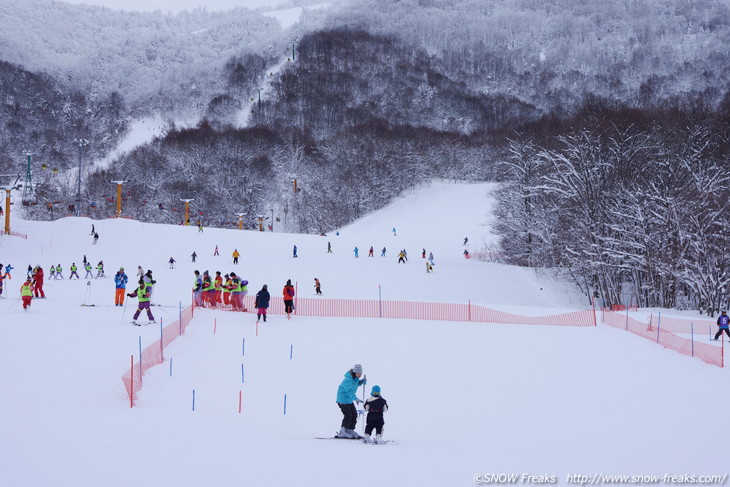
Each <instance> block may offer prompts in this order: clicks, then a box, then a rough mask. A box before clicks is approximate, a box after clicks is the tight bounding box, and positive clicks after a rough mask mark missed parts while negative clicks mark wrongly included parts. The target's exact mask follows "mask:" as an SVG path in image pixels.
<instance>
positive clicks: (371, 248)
mask: <svg viewBox="0 0 730 487" xmlns="http://www.w3.org/2000/svg"><path fill="white" fill-rule="evenodd" d="M368 257H374V256H373V246H372V245H371V246H370V250H368Z"/></svg>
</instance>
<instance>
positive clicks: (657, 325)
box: [656, 311, 662, 343]
mask: <svg viewBox="0 0 730 487" xmlns="http://www.w3.org/2000/svg"><path fill="white" fill-rule="evenodd" d="M658 314H659V317H658V318H657V322H656V342H657V343H659V331H660V330H661V329H662V312H661V311H660V312H659V313H658Z"/></svg>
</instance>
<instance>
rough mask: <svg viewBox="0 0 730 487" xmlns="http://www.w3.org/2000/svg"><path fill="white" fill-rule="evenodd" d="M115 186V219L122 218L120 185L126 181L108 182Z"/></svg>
mask: <svg viewBox="0 0 730 487" xmlns="http://www.w3.org/2000/svg"><path fill="white" fill-rule="evenodd" d="M109 182H110V183H114V184H116V185H117V218H119V217H120V216H122V184H124V183H126V182H127V181H109Z"/></svg>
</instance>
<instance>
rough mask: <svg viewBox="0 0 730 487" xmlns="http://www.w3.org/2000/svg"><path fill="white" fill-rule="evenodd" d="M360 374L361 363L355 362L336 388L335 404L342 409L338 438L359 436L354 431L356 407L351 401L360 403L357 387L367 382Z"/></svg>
mask: <svg viewBox="0 0 730 487" xmlns="http://www.w3.org/2000/svg"><path fill="white" fill-rule="evenodd" d="M361 376H362V365H360V364H355V365H354V366H353V367H352V368H351V369H350V370H348V371H347V372H345V378H344V379H343V380H342V382H341V383H340V387H338V388H337V405H338V406H339V408H340V411H342V415H343V418H342V427H341V428H340V432H339V433H338V434H337V436H338V437H339V438H360V435H358V434H357V433H356V432H355V426H357V408H355V405H354V404H353V403H352V402H353V401H355V402H356V403H358V404H362V400H361V399H360V398H358V397H357V394H356V393H357V388H358V387H360V386H361V385H365V384H367V377H363V378H362V379H360V377H361Z"/></svg>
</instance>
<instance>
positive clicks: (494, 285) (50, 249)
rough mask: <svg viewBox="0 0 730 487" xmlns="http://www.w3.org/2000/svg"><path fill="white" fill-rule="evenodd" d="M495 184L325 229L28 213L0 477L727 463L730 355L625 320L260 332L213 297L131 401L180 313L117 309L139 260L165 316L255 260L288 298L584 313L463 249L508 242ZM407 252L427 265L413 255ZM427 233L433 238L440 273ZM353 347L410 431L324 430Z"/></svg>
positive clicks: (237, 480) (241, 475)
mask: <svg viewBox="0 0 730 487" xmlns="http://www.w3.org/2000/svg"><path fill="white" fill-rule="evenodd" d="M492 190H493V186H492V185H488V184H474V185H463V184H448V183H434V184H432V185H431V186H429V187H424V188H422V189H420V190H418V191H416V192H414V193H413V194H410V195H405V196H403V197H402V198H401V199H400V200H398V201H396V202H394V203H393V204H392V205H390V206H389V207H387V208H385V209H383V210H381V211H380V212H377V213H375V214H372V215H369V216H368V217H366V218H363V219H362V220H360V221H358V222H356V223H354V224H352V225H350V226H348V227H345V228H342V229H340V230H339V235H335V234H330V235H327V236H310V235H291V234H282V233H259V232H251V231H237V230H222V229H207V228H206V229H204V231H203V232H202V233H201V232H198V230H197V228H195V227H176V226H169V225H153V224H143V223H139V222H136V221H131V220H126V219H117V220H104V221H91V220H88V219H84V218H66V219H62V220H58V221H55V222H50V223H49V222H31V221H21V220H19V219H17V218H16V216H15V214H14V216H13V230H14V231H18V232H22V233H24V234H27V235H28V239H27V240H25V239H21V238H17V237H2V238H0V262H2V263H3V264H8V263H10V264H12V265H13V267H15V268H16V269H15V271H14V272H13V278H12V280H5V281H4V282H5V285H6V286H5V292H4V293H3V296H5V298H6V299H2V300H0V316H1V317H2V318H1V319H0V327H1V329H2V331H1V333H2V335H1V336H2V340H0V360H1V361H2V366H1V367H0V381H1V383H2V384H3V390H2V400H0V425H1V426H0V438H2V443H1V444H2V447H0V448H1V451H0V485H3V486H8V487H20V486H22V487H28V486H46V485H48V486H50V485H53V486H62V487H65V486H74V487H78V486H99V485H104V486H127V485H140V486H168V485H169V486H176V487H182V486H196V487H198V486H201V485H215V486H240V485H284V484H289V483H292V482H296V483H298V484H302V485H308V486H309V485H311V486H315V485H316V486H324V487H329V486H332V487H339V486H341V485H350V486H352V485H358V486H365V485H372V484H373V483H376V484H378V485H382V486H402V485H425V486H434V487H436V486H439V487H440V486H447V485H448V486H458V485H464V486H468V485H475V476H476V475H484V474H490V473H493V474H501V473H506V474H518V475H522V474H530V475H536V476H539V475H547V476H554V477H555V482H553V484H559V485H565V484H567V482H568V475H571V474H586V475H593V474H596V473H599V474H626V475H654V474H656V475H664V474H666V473H669V474H678V475H680V474H691V475H714V474H719V475H723V474H725V471H726V468H724V467H722V462H721V461H719V462H714V463H713V462H712V461H710V460H712V459H716V458H717V455H718V452H722V451H723V450H724V447H725V445H726V441H725V439H724V436H725V435H724V433H725V431H726V430H727V426H725V425H724V424H723V423H722V422H717V424H712V423H710V426H708V425H707V424H704V423H707V422H712V421H713V420H714V419H715V418H714V416H713V415H714V414H716V413H715V412H714V411H716V410H717V409H720V410H721V409H722V406H723V405H724V404H725V403H726V402H727V393H726V392H725V388H724V387H722V385H721V384H723V383H724V382H725V381H726V380H727V373H726V372H725V370H723V369H719V368H717V367H712V366H709V365H706V364H704V363H702V362H701V361H699V360H693V359H691V358H687V357H684V356H681V355H679V354H676V353H674V352H672V351H670V350H665V349H662V348H660V347H657V346H656V345H655V344H652V343H651V342H648V341H645V340H642V339H640V338H637V337H635V336H633V335H631V334H628V333H625V332H622V331H620V330H616V329H613V328H609V327H606V326H598V327H579V328H573V327H543V326H519V325H490V324H475V323H455V322H437V321H428V322H422V321H416V320H390V319H342V318H304V317H299V316H295V317H294V318H293V319H292V320H291V321H287V320H286V318H285V317H282V316H275V315H272V316H270V318H269V321H268V322H267V323H266V324H261V325H260V326H259V333H258V336H256V326H255V317H254V316H253V315H251V314H240V313H226V312H217V311H209V310H199V311H197V312H196V314H195V318H194V319H193V321H192V323H191V325H190V327H189V328H188V332H187V333H186V334H185V335H184V336H182V337H180V338H178V339H177V340H175V342H173V343H172V345H171V346H169V347H168V348H166V349H165V356H166V361H165V363H164V364H163V365H160V366H156V367H154V368H152V369H151V370H150V371H149V372H148V373H147V374H146V375H145V376H144V382H143V388H142V390H141V392H140V394H139V397H138V400H137V403H136V407H135V408H133V409H130V408H129V401H128V398H127V395H126V391H125V389H124V387H123V384H122V381H121V375H122V373H123V372H124V371H125V369H126V368H127V367H128V366H129V361H130V355H132V354H136V353H137V352H138V349H139V343H140V340H141V343H142V345H143V346H145V345H146V344H148V343H151V342H152V341H154V340H155V339H156V338H158V337H159V334H160V329H159V327H158V326H155V325H152V326H147V327H135V326H132V325H131V324H130V323H129V321H130V317H131V314H132V312H133V310H134V308H135V304H136V301H135V300H131V301H129V305H128V306H127V307H126V308H124V309H123V308H119V307H114V306H113V305H112V303H113V293H114V285H113V282H112V279H111V276H113V274H114V273H115V272H116V270H117V269H118V268H119V267H120V266H124V268H125V269H126V272H127V274H129V276H130V278H131V280H132V281H134V278H135V272H136V268H137V266H138V265H140V266H142V267H143V268H145V269H152V270H153V273H154V276H155V278H156V280H157V286H156V290H155V300H156V301H157V302H158V303H160V304H163V305H165V306H159V307H154V308H153V311H154V313H155V315H156V318H157V319H158V321H159V320H162V321H163V324H164V323H170V322H172V321H174V320H175V319H176V317H177V312H178V311H177V306H178V303H180V302H182V303H183V306H185V305H187V304H188V303H189V301H190V288H191V287H192V282H193V273H192V271H193V270H194V269H199V270H201V271H203V270H206V269H207V270H209V271H211V272H213V271H216V270H221V271H223V272H224V273H225V272H229V271H236V272H237V273H238V274H240V275H242V276H243V277H244V278H246V279H248V280H249V281H250V285H249V290H250V292H255V291H256V290H258V289H260V287H261V285H262V284H264V283H266V284H268V285H269V287H270V289H271V291H272V295H278V293H279V292H280V291H281V288H282V287H283V285H284V282H285V281H286V279H292V280H293V281H295V282H298V284H299V286H298V294H299V296H302V297H314V289H313V279H314V277H318V278H320V279H321V281H322V286H323V292H324V296H325V297H341V298H376V297H377V295H378V286H380V288H381V290H382V293H383V297H384V299H403V300H414V301H445V302H460V303H463V302H466V301H467V300H471V301H472V302H473V303H481V304H485V305H489V306H491V307H496V308H500V309H507V310H509V311H512V312H516V313H521V314H525V315H528V314H535V313H557V312H560V311H562V310H566V309H579V308H584V307H585V303H584V302H583V300H582V299H581V297H580V296H575V295H573V294H572V293H571V292H570V291H569V290H568V288H567V287H566V286H564V285H562V284H560V283H556V282H554V281H552V280H550V279H547V278H544V277H539V276H536V275H535V274H534V273H533V272H531V271H529V270H526V269H519V268H513V267H510V266H506V265H501V264H495V263H487V262H480V261H477V260H475V259H471V260H466V259H464V258H463V256H462V252H463V250H464V246H463V239H464V237H468V238H469V244H468V249H469V250H470V251H472V252H473V251H475V250H478V248H479V247H480V246H481V245H482V243H483V242H484V243H488V242H490V241H491V239H493V238H494V237H493V235H492V234H491V231H490V230H491V229H490V218H491V217H490V214H491V213H490V208H491V204H492V200H491V191H492ZM92 224H93V225H94V227H95V230H97V231H98V233H99V235H100V238H99V241H98V244H97V245H92V238H91V236H90V235H89V233H90V229H91V225H92ZM393 228H395V229H396V235H393V231H392V230H393ZM328 242H330V243H331V245H332V250H333V252H332V253H331V254H328V253H327V252H326V250H327V243H328ZM216 245H217V246H218V248H219V249H220V253H221V255H220V256H213V251H214V249H215V247H216ZM293 245H297V247H298V254H299V257H298V258H297V259H294V258H292V254H291V251H292V247H293ZM371 245H372V246H373V247H374V249H375V257H372V258H368V257H367V250H368V249H369V247H370V246H371ZM355 246H357V247H358V248H359V250H360V256H359V258H355V257H354V255H353V249H354V247H355ZM383 247H386V248H387V256H386V257H380V250H382V248H383ZM402 248H405V249H407V250H408V255H409V262H408V263H407V264H397V262H396V252H397V250H399V249H402ZM423 248H425V249H426V251H427V252H430V251H433V253H434V258H435V261H436V272H435V273H433V274H426V272H425V266H424V263H423V259H421V257H420V252H421V250H422V249H423ZM234 249H238V250H239V251H240V252H241V254H242V258H241V262H240V264H239V265H237V266H234V265H233V264H232V260H231V253H232V252H233V250H234ZM193 251H196V253H197V254H198V255H199V258H198V261H197V262H196V263H195V264H193V263H192V262H190V257H189V256H190V254H191V253H192V252H193ZM84 255H85V256H86V257H87V258H88V259H89V260H90V261H91V262H92V264H96V263H97V262H98V261H100V260H103V261H104V263H105V266H106V274H107V276H108V277H107V278H106V279H91V280H86V279H81V280H74V281H69V280H68V267H69V265H70V264H71V263H72V262H75V263H76V264H77V265H78V264H80V262H81V260H82V258H83V256H84ZM171 256H172V257H174V258H175V259H176V260H177V261H178V263H177V267H176V268H175V269H169V268H168V266H167V261H168V259H169V258H170V257H171ZM59 263H60V264H61V265H62V266H63V268H64V276H65V277H66V280H63V281H60V280H50V281H49V280H47V281H46V285H45V291H46V294H47V299H45V300H34V301H33V304H32V306H31V308H30V310H29V311H27V312H24V311H23V310H22V308H21V307H20V306H19V299H18V296H19V288H20V285H21V281H22V277H23V276H24V271H25V268H26V267H27V266H28V264H31V265H34V266H35V265H41V266H42V267H43V268H44V269H46V270H47V269H48V267H49V266H50V265H51V264H54V265H55V264H59ZM81 275H82V277H83V273H82V274H81ZM47 279H48V278H47ZM87 283H89V284H87ZM130 287H131V285H130ZM84 302H87V303H89V302H90V303H93V304H95V305H96V306H95V307H81V306H80V305H81V304H82V303H84ZM168 306H169V307H168ZM214 330H215V333H214ZM290 354H291V358H290ZM171 360H172V365H171V363H170V361H171ZM354 363H362V364H363V366H364V369H365V374H366V375H367V378H368V384H367V386H366V392H367V393H369V392H370V388H371V386H372V385H375V384H378V385H380V386H381V387H382V394H383V397H385V398H386V399H387V400H388V402H389V404H390V411H389V412H388V413H386V431H385V437H386V438H388V439H391V440H395V443H393V444H387V445H382V446H380V445H378V446H370V445H363V444H361V443H359V442H343V441H338V440H332V441H329V440H318V439H315V437H320V436H329V435H331V434H332V433H333V432H334V431H335V430H336V429H338V428H339V426H340V421H341V414H340V411H339V409H338V407H337V405H336V404H335V393H336V389H337V386H338V385H339V383H340V381H341V379H342V376H343V374H344V373H345V372H346V371H347V369H348V368H349V367H351V366H352V365H353V364H354ZM242 365H243V367H245V374H244V376H243V377H242ZM193 390H195V397H196V403H195V411H192V394H193ZM239 393H241V395H242V397H243V401H242V402H243V412H242V413H240V414H239V413H238V398H239ZM361 393H362V391H361ZM284 395H286V398H287V409H286V414H284ZM699 418H704V420H703V421H700V422H698V419H699ZM361 424H362V420H361V421H360V422H359V423H358V431H361ZM480 479H481V477H480V478H477V481H478V480H480ZM522 483H524V482H522Z"/></svg>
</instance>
